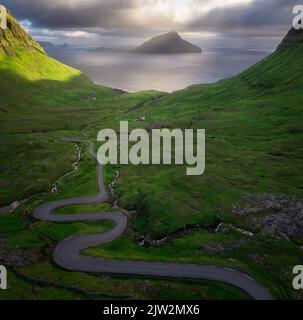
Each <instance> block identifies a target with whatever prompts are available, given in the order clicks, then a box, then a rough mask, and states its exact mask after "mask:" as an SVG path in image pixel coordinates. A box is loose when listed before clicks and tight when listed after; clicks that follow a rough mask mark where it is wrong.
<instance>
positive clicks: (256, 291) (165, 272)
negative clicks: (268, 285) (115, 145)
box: [34, 137, 273, 300]
mask: <svg viewBox="0 0 303 320" xmlns="http://www.w3.org/2000/svg"><path fill="white" fill-rule="evenodd" d="M61 140H63V141H65V142H84V143H88V145H89V152H90V154H91V155H92V156H93V157H94V159H96V160H97V156H96V153H95V152H94V148H93V145H92V143H89V142H85V141H79V140H75V139H71V138H66V137H64V138H61ZM97 179H98V188H99V193H98V194H97V195H96V196H91V197H90V196H89V197H78V198H71V199H63V200H58V201H53V202H49V203H46V204H43V205H42V206H41V207H39V208H38V209H36V210H35V211H34V217H36V218H37V219H39V220H45V221H51V222H54V223H63V222H77V221H78V222H79V221H82V222H83V221H104V220H110V221H112V222H113V225H114V227H113V229H112V230H111V231H109V232H105V233H100V234H92V235H77V236H72V237H70V238H67V239H65V240H63V241H62V242H61V243H59V245H58V246H57V247H56V249H55V251H54V253H53V259H54V261H55V262H56V264H58V265H59V266H61V267H63V268H65V269H68V270H71V271H80V272H92V273H107V274H120V275H122V274H125V275H139V276H152V277H171V278H183V279H200V280H211V281H219V282H223V283H226V284H229V285H232V286H234V287H237V288H239V289H241V290H242V291H244V292H246V293H247V294H248V295H249V296H250V297H251V298H253V299H255V300H272V299H273V298H272V296H271V294H270V293H269V292H268V291H267V290H266V289H265V288H264V287H263V286H261V285H260V284H259V283H258V282H256V281H255V280H254V279H252V278H251V277H250V276H248V275H247V274H244V273H242V272H240V271H237V270H233V269H229V268H224V267H216V266H206V265H199V264H181V263H159V262H143V261H118V260H104V259H97V258H93V257H89V256H85V255H83V254H82V251H83V250H84V249H87V248H90V247H94V246H97V245H102V244H105V243H108V242H111V241H113V240H114V239H116V238H118V237H119V236H120V235H121V234H122V233H123V231H124V230H125V228H126V227H127V219H126V217H125V216H124V215H123V214H122V213H119V212H106V213H88V214H77V215H56V214H54V213H53V211H54V210H55V209H57V208H61V207H64V206H70V205H80V204H95V203H100V202H104V201H106V200H107V199H108V196H107V192H106V189H105V186H104V182H103V170H102V165H101V164H100V163H98V177H97Z"/></svg>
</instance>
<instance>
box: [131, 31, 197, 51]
mask: <svg viewBox="0 0 303 320" xmlns="http://www.w3.org/2000/svg"><path fill="white" fill-rule="evenodd" d="M135 52H137V53H151V54H178V53H201V52H202V50H201V48H199V47H198V46H195V45H193V44H191V43H190V42H188V41H185V40H183V39H182V38H181V37H180V36H179V35H178V33H177V32H169V33H166V34H163V35H161V36H157V37H154V38H152V39H151V40H149V41H147V42H145V43H143V44H142V45H141V46H140V47H138V48H137V49H136V50H135Z"/></svg>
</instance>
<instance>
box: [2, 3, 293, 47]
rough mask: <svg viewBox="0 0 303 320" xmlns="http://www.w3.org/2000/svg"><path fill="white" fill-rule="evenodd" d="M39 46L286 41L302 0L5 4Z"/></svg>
mask: <svg viewBox="0 0 303 320" xmlns="http://www.w3.org/2000/svg"><path fill="white" fill-rule="evenodd" d="M0 2H1V4H3V5H5V6H6V7H7V8H8V9H9V10H10V11H11V12H12V13H13V14H14V15H15V17H17V18H18V19H19V21H21V23H22V25H23V26H24V27H25V28H26V29H27V30H28V31H29V32H30V33H31V34H32V35H33V36H34V37H35V38H37V39H38V40H46V41H51V42H53V43H55V44H59V43H64V42H68V43H72V44H75V43H81V44H86V45H108V44H113V45H117V44H121V45H135V44H136V43H140V42H141V41H142V39H144V38H149V37H150V36H152V35H155V34H158V33H162V32H167V31H172V30H174V31H178V32H180V33H181V34H183V35H187V36H188V37H190V38H195V37H196V38H198V37H201V36H202V37H203V35H208V36H220V35H221V36H222V35H223V34H224V35H225V36H227V37H228V36H229V37H235V36H237V37H239V36H242V37H243V36H245V37H246V38H248V37H256V36H258V37H282V36H283V35H284V33H285V32H286V31H287V30H288V29H289V28H290V27H291V23H292V19H293V14H292V8H293V6H294V5H296V4H298V0H0Z"/></svg>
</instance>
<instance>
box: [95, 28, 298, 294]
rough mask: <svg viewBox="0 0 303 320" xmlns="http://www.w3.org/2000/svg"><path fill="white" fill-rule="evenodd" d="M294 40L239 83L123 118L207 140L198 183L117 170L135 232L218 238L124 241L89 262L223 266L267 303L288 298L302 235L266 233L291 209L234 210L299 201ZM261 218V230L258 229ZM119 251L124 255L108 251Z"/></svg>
mask: <svg viewBox="0 0 303 320" xmlns="http://www.w3.org/2000/svg"><path fill="white" fill-rule="evenodd" d="M302 41H303V32H302V31H301V32H296V31H294V30H291V31H290V32H289V34H288V35H287V37H286V38H285V39H284V40H283V42H282V44H281V45H280V46H279V49H278V50H277V51H276V52H274V53H273V54H271V55H270V56H268V57H267V58H266V59H264V60H262V61H261V62H259V63H258V64H256V65H254V66H252V67H251V68H249V69H248V70H246V71H244V72H243V73H242V74H240V75H239V76H236V77H234V78H231V79H227V80H223V81H220V82H218V83H216V84H211V85H196V86H192V87H189V88H187V89H185V90H181V91H178V92H175V93H173V94H170V95H167V96H164V97H162V98H160V99H157V100H156V101H154V102H151V103H149V104H148V105H145V106H144V107H142V108H140V109H139V110H138V109H137V110H136V111H134V112H133V113H131V114H130V116H129V118H130V119H131V118H134V117H135V116H136V115H138V114H140V115H145V116H146V122H145V124H143V126H144V127H145V128H146V127H148V125H149V124H150V123H151V122H154V121H157V122H158V123H160V124H162V126H163V127H168V128H184V129H185V128H205V129H206V135H207V142H206V172H205V174H204V175H203V176H198V177H187V176H185V174H184V172H185V168H184V167H182V166H181V167H177V166H175V167H174V166H154V167H153V166H127V167H124V166H122V167H121V177H120V183H119V185H118V192H119V195H120V201H121V203H122V206H124V207H127V208H129V209H135V210H137V216H136V218H135V220H134V223H133V228H134V231H135V233H136V234H137V235H141V236H145V238H146V239H151V238H154V239H160V238H162V237H164V236H166V235H170V234H173V233H174V232H176V230H178V229H180V228H183V227H184V225H185V224H187V225H196V224H198V225H199V226H200V227H201V228H202V229H203V228H206V227H210V226H213V227H215V226H216V225H217V224H218V223H219V222H221V223H224V224H225V226H226V228H227V230H225V232H226V233H227V235H225V236H223V235H222V234H221V233H218V234H215V235H214V234H211V233H209V232H207V231H202V232H201V231H200V232H199V231H198V232H194V233H192V234H190V235H184V232H182V233H181V237H182V239H177V240H172V241H170V242H169V243H168V244H166V245H160V246H158V247H156V248H149V249H143V248H142V247H140V246H138V245H133V244H132V240H131V238H130V239H129V238H126V239H123V240H117V241H116V242H114V243H112V244H109V245H108V246H107V247H106V246H105V247H104V246H103V247H102V248H95V249H90V250H89V253H90V254H92V255H98V256H102V257H105V256H106V257H108V256H111V257H112V256H114V257H116V258H121V259H123V258H128V259H129V258H133V259H146V260H160V261H174V260H176V259H178V261H187V262H204V263H215V264H223V265H228V266H231V267H236V268H240V269H243V270H246V271H248V272H250V274H252V275H254V276H255V277H256V278H257V279H259V281H260V282H261V283H263V284H265V285H267V286H268V288H269V289H270V291H271V292H272V293H273V294H274V295H275V296H276V297H280V298H293V297H295V296H297V295H296V292H295V291H294V290H293V289H292V274H291V270H292V267H293V266H294V265H296V264H299V263H300V261H301V260H302V249H301V247H300V244H302V241H303V235H302V232H298V233H297V234H296V236H291V235H289V234H287V236H285V233H284V234H281V233H275V232H276V231H272V230H273V227H272V225H273V224H274V223H275V222H274V221H275V219H279V217H280V215H281V212H283V210H284V212H287V213H286V215H285V218H284V219H282V220H277V222H276V223H277V225H276V226H277V228H278V229H279V228H281V229H283V228H284V227H285V228H286V227H287V226H288V223H289V220H290V219H292V218H291V214H292V213H291V210H290V208H291V203H290V202H287V201H286V204H284V206H283V205H282V207H279V206H278V205H276V206H275V205H274V206H270V205H269V208H268V209H266V207H264V205H263V206H262V203H261V202H260V201H259V202H256V203H255V204H254V205H255V206H257V207H258V206H259V207H260V209H258V210H256V211H254V212H253V213H250V214H240V213H239V212H237V211H236V210H234V208H235V205H236V204H240V205H242V206H245V205H247V206H249V203H247V200H244V199H247V198H249V197H250V198H253V199H254V198H256V199H258V198H259V199H260V198H262V197H263V198H264V199H267V200H265V201H269V202H270V201H275V200H269V199H273V197H277V196H278V195H279V196H280V195H283V197H286V198H287V197H289V198H292V197H295V196H297V197H298V198H301V199H302V196H303V191H302V190H303V184H302V181H303V179H302V171H303V163H302V159H303V142H302V141H303V140H302V133H303V129H302V122H303V111H302V106H301V104H302V101H303V81H302V76H301V75H302V72H303V56H302V52H303V43H302ZM247 194H249V195H250V196H249V197H247V196H246V195H247ZM245 196H246V198H245ZM256 201H257V200H256ZM301 201H302V200H301ZM267 204H268V202H267ZM298 208H299V204H298V207H297V208H296V209H295V214H296V218H295V219H296V222H293V225H292V226H294V225H296V224H297V226H298V228H299V229H300V228H302V219H301V220H300V210H299V209H298ZM282 215H283V214H282ZM287 215H288V216H287ZM264 219H265V220H264ZM266 219H267V220H266ZM270 219H273V220H272V222H270V224H269V225H266V226H264V225H262V221H270ZM300 225H301V227H299V226H300ZM237 228H238V229H237ZM285 228H284V229H285ZM239 229H242V230H246V231H249V232H252V233H253V234H254V236H253V237H250V236H248V235H246V234H245V233H243V231H239ZM268 229H270V230H271V232H268ZM276 230H277V229H276ZM285 230H286V229H285ZM300 230H302V229H300ZM178 234H179V237H180V233H178ZM182 234H183V236H182ZM289 238H291V240H289ZM125 242H126V243H128V244H127V245H125V247H124V248H125V249H124V250H119V251H117V248H118V247H122V246H123V243H124V244H125Z"/></svg>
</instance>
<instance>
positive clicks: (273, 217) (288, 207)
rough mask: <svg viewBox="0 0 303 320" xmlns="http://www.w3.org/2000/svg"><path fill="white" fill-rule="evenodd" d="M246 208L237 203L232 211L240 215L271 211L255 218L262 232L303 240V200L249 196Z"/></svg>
mask: <svg viewBox="0 0 303 320" xmlns="http://www.w3.org/2000/svg"><path fill="white" fill-rule="evenodd" d="M243 200H244V201H245V202H246V206H245V207H243V206H241V205H240V204H239V203H236V204H235V205H234V206H233V208H232V210H233V212H234V213H237V214H240V215H251V214H255V213H259V212H264V211H265V213H266V211H269V212H268V214H266V215H265V216H262V217H253V218H252V221H253V222H254V223H256V224H257V225H258V227H259V228H260V229H261V232H263V233H268V234H272V235H277V236H281V237H284V238H286V239H288V238H289V239H296V240H303V199H301V198H298V197H296V196H289V195H283V194H269V193H264V194H257V195H252V194H247V195H245V196H244V197H243Z"/></svg>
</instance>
